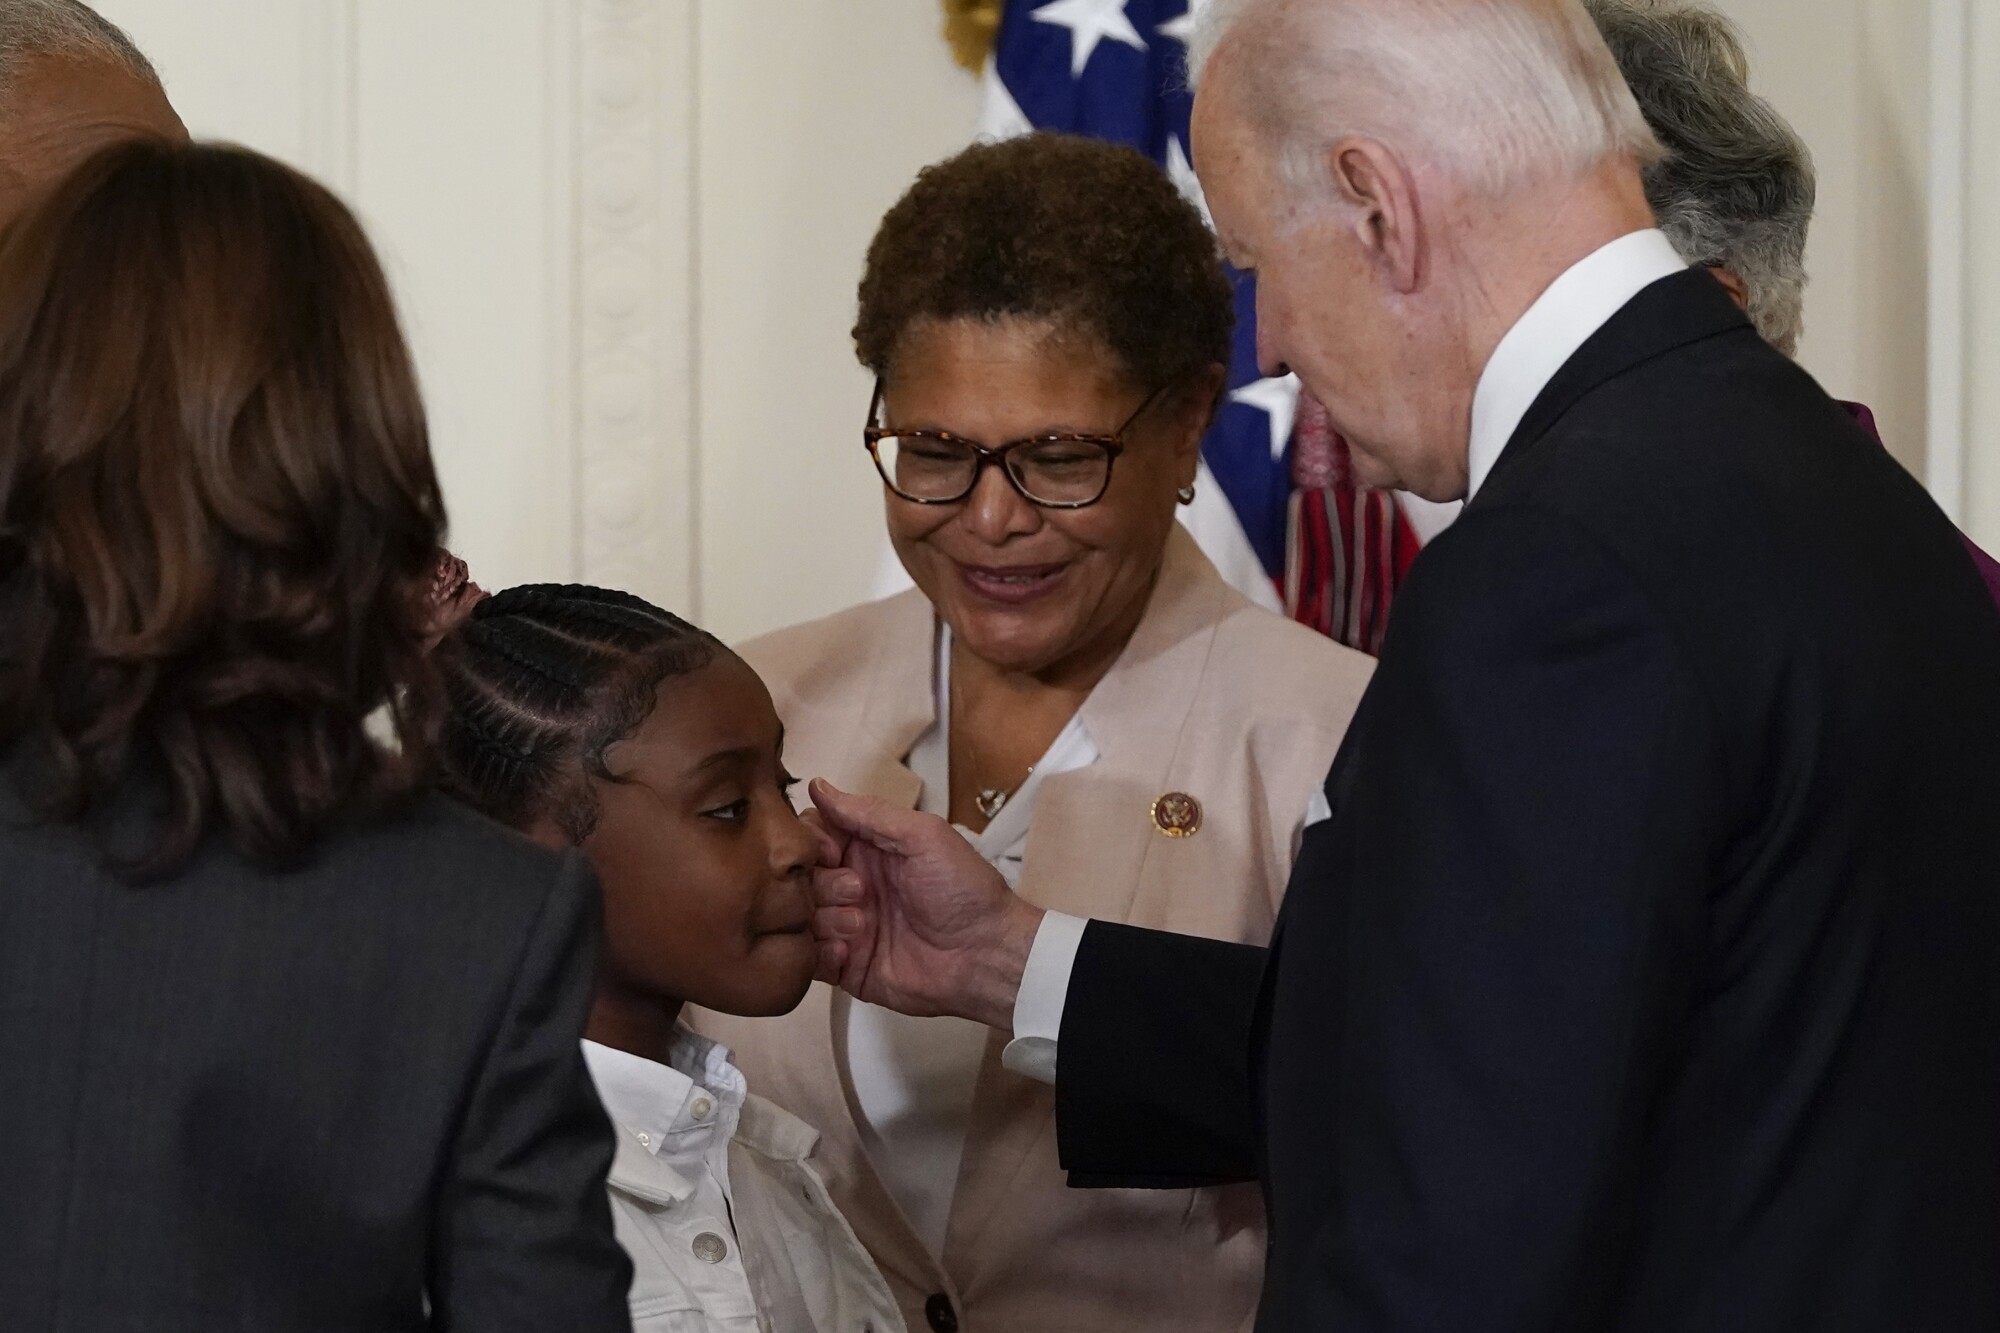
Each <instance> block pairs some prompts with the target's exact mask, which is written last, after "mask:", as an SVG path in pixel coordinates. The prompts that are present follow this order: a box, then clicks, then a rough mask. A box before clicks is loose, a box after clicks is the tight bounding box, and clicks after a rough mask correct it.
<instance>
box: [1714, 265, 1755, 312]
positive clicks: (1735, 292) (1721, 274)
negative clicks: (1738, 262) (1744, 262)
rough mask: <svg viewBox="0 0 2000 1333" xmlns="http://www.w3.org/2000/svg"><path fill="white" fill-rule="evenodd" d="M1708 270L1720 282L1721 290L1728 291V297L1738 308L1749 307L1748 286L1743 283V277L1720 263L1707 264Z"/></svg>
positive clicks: (1746, 308)
mask: <svg viewBox="0 0 2000 1333" xmlns="http://www.w3.org/2000/svg"><path fill="white" fill-rule="evenodd" d="M1708 271H1709V273H1710V274H1712V275H1713V276H1714V278H1715V280H1716V281H1717V282H1719V283H1721V284H1722V290H1724V291H1725V292H1728V293H1729V299H1730V300H1732V301H1734V302H1736V304H1737V306H1738V307H1739V308H1740V309H1743V310H1748V309H1749V308H1750V288H1749V287H1748V286H1747V285H1746V284H1745V283H1744V281H1743V279H1741V278H1739V277H1737V276H1736V275H1735V274H1734V273H1731V272H1730V271H1729V270H1728V269H1726V268H1724V267H1723V266H1722V265H1720V264H1710V265H1708Z"/></svg>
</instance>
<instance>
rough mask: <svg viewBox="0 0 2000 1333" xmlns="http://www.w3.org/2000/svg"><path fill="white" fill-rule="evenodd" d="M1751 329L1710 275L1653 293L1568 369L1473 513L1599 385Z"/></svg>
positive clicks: (1515, 440)
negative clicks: (1668, 355)
mask: <svg viewBox="0 0 2000 1333" xmlns="http://www.w3.org/2000/svg"><path fill="white" fill-rule="evenodd" d="M1748 327H1750V319H1749V317H1748V316H1747V315H1745V314H1744V313H1743V312H1742V311H1741V310H1739V309H1738V308H1737V306H1736V303H1735V302H1734V301H1732V300H1730V299H1729V293H1728V292H1726V291H1724V290H1723V288H1722V284H1720V283H1718V282H1717V281H1716V280H1715V278H1714V277H1713V276H1712V275H1710V274H1709V272H1708V271H1707V270H1706V269H1700V268H1691V269H1689V270H1687V271H1686V272H1685V273H1676V274H1674V275H1673V276H1672V277H1668V278H1662V279H1660V280H1659V281H1658V282H1656V283H1654V284H1653V285H1652V286H1650V287H1647V288H1646V289H1645V290H1643V291H1641V292H1640V293H1639V294H1638V295H1637V296H1635V297H1633V298H1632V299H1631V300H1630V301H1628V302H1626V303H1625V307H1624V309H1622V310H1620V311H1619V312H1618V313H1617V314H1615V315H1613V316H1612V317H1611V319H1610V321H1609V322H1608V323H1606V324H1605V326H1604V327H1603V328H1601V329H1599V330H1598V331H1597V332H1596V333H1594V334H1592V335H1591V336H1590V338H1589V340H1588V341H1586V342H1585V343H1584V344H1583V346H1582V347H1579V348H1578V349H1577V352H1576V355H1575V356H1572V357H1571V358H1570V359H1569V360H1568V361H1566V362H1564V363H1563V366H1562V369H1560V370H1558V371H1557V372H1556V374H1555V378H1553V379H1551V380H1550V381H1549V382H1548V385H1547V387H1545V388H1544V389H1543V390H1542V392H1541V394H1540V395H1539V396H1538V397H1537V398H1536V399H1535V401H1534V404H1533V405H1532V406H1531V407H1529V409H1528V414H1527V415H1526V416H1524V417H1522V418H1521V424H1520V426H1519V427H1517V428H1516V429H1515V431H1514V434H1513V436H1512V438H1511V439H1509V440H1508V442H1507V447H1506V449H1504V450H1502V451H1501V454H1500V458H1499V461H1498V462H1496V463H1495V464H1494V465H1493V472H1492V474H1491V475H1490V476H1489V477H1488V478H1487V479H1486V484H1485V485H1484V486H1482V487H1480V490H1479V494H1478V495H1476V496H1474V497H1473V499H1472V501H1471V503H1470V504H1469V505H1468V506H1467V508H1471V507H1472V506H1474V505H1477V504H1479V503H1480V501H1482V500H1484V499H1485V498H1486V496H1487V495H1488V494H1489V493H1490V492H1491V491H1492V490H1493V482H1494V481H1495V480H1497V479H1498V478H1499V477H1500V476H1501V475H1502V474H1504V473H1505V472H1506V471H1507V470H1508V468H1510V467H1512V466H1515V465H1518V463H1519V462H1520V460H1521V459H1522V458H1524V457H1526V456H1527V455H1528V454H1530V453H1532V452H1533V450H1534V446H1535V445H1536V444H1537V443H1538V442H1539V441H1540V440H1541V439H1542V437H1543V436H1545V435H1547V434H1548V433H1549V431H1550V430H1552V429H1553V428H1554V427H1555V424H1556V423H1557V422H1558V421H1560V420H1562V417H1563V414H1564V413H1566V412H1568V411H1569V409H1570V408H1572V407H1574V406H1575V405H1576V403H1577V402H1578V400H1579V399H1581V398H1583V397H1584V396H1585V395H1586V394H1588V393H1590V392H1591V391H1592V390H1593V389H1596V388H1597V387H1598V386H1599V385H1602V384H1604V383H1605V382H1606V381H1608V380H1611V379H1615V378H1616V377H1618V376H1619V375H1622V374H1624V373H1625V372H1626V371H1628V370H1630V369H1632V368H1633V367H1634V366H1637V365H1639V364H1641V363H1642V362H1646V361H1650V360H1652V359H1653V358H1654V357H1656V356H1659V355H1661V354H1663V353H1666V352H1671V351H1673V350H1674V349H1675V348H1678V347H1685V346H1687V345H1688V344H1689V343H1695V342H1700V341H1701V340H1702V339H1704V338H1712V337H1714V336H1715V335H1716V334H1719V333H1728V332H1730V331H1732V330H1735V329H1743V328H1748Z"/></svg>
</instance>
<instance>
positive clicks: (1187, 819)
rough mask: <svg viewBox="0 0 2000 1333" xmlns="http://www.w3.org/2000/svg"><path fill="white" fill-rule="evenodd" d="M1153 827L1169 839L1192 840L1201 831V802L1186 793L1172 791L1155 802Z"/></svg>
mask: <svg viewBox="0 0 2000 1333" xmlns="http://www.w3.org/2000/svg"><path fill="white" fill-rule="evenodd" d="M1153 827H1154V828H1156V829H1158V830H1159V831H1160V832H1162V833H1164V834H1166V835H1167V836H1168V837H1169V838H1192V837H1193V836H1194V835H1195V834H1197V833H1199V832H1200V831H1201V802H1200V801H1197V800H1196V799H1195V798H1194V797H1192V796H1190V795H1188V794H1187V793H1186V792H1184V791H1170V792H1168V793H1167V794H1166V795H1165V796H1162V797H1161V798H1160V799H1159V800H1157V801H1155V802H1153Z"/></svg>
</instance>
